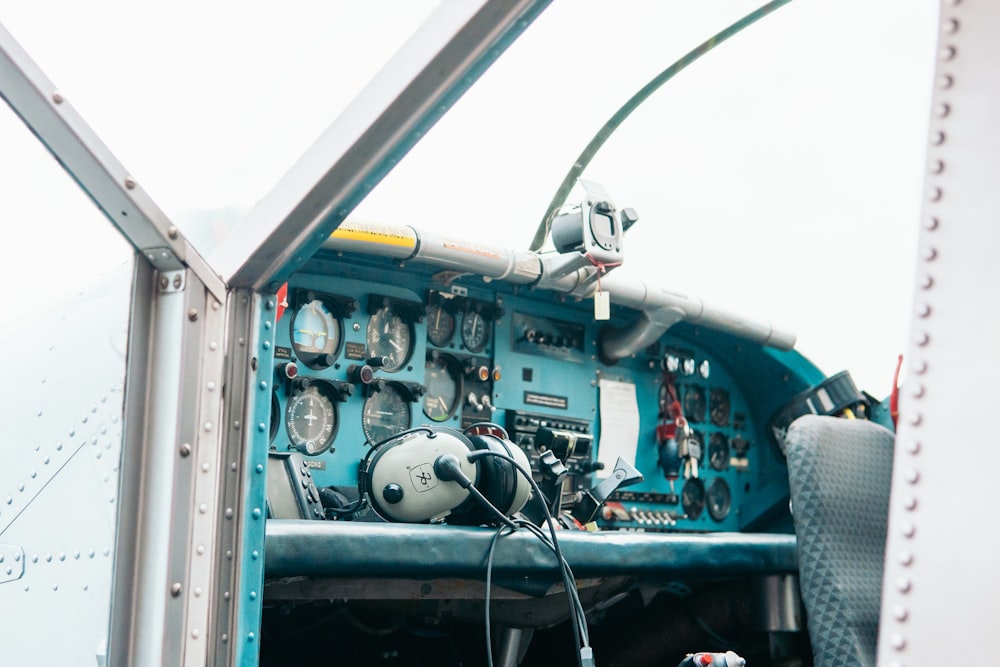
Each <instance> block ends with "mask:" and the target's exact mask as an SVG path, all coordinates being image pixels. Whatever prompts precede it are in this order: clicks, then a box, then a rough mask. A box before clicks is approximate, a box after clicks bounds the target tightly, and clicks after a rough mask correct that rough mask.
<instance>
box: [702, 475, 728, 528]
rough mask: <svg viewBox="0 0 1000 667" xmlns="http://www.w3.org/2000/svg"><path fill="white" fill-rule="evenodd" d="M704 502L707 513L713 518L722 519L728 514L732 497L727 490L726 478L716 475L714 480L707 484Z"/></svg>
mask: <svg viewBox="0 0 1000 667" xmlns="http://www.w3.org/2000/svg"><path fill="white" fill-rule="evenodd" d="M706 504H707V505H708V514H709V516H711V517H712V519H713V520H715V521H722V520H723V519H725V518H726V517H727V516H729V509H730V508H731V507H732V504H733V497H732V494H731V493H730V492H729V485H728V484H726V480H724V479H722V478H721V477H716V478H715V480H714V481H713V482H712V483H711V484H709V485H708V491H707V492H706Z"/></svg>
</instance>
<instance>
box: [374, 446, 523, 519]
mask: <svg viewBox="0 0 1000 667" xmlns="http://www.w3.org/2000/svg"><path fill="white" fill-rule="evenodd" d="M503 435H505V434H504V433H503V431H502V429H500V428H499V427H496V432H494V431H489V432H486V431H483V430H479V431H478V432H475V433H461V432H459V431H456V430H454V429H450V428H444V427H430V426H421V427H419V428H414V429H410V430H409V431H404V432H402V433H400V434H398V435H396V436H394V437H392V438H389V439H388V440H385V441H383V442H381V443H379V444H377V445H375V446H374V447H373V448H372V449H371V450H370V451H369V452H368V455H367V456H366V457H365V459H364V460H363V461H362V462H361V467H360V469H359V473H358V476H359V486H360V488H361V492H362V493H364V494H365V495H367V496H368V498H369V501H370V502H371V505H372V508H373V509H374V510H375V512H376V513H377V514H378V515H379V516H381V517H382V518H383V519H386V520H387V521H397V522H405V523H423V522H426V521H431V520H434V519H444V520H446V521H447V522H448V523H454V524H460V525H479V524H482V523H495V522H496V520H497V516H496V514H495V513H494V512H492V511H490V510H489V509H487V507H484V506H483V504H482V502H481V500H482V499H480V498H476V497H474V495H473V494H472V493H470V491H469V490H468V489H467V488H466V487H475V489H474V490H478V491H479V493H480V494H482V496H483V497H484V498H485V499H486V501H487V502H489V503H490V504H492V505H493V506H494V507H496V509H497V510H499V512H500V513H501V514H503V515H505V516H511V515H512V514H515V513H516V512H518V511H520V510H521V508H522V507H524V505H525V504H526V503H527V502H528V499H529V498H530V497H531V485H530V483H529V482H528V481H527V480H526V479H525V478H524V476H523V475H521V473H520V472H518V471H517V469H516V467H515V466H514V465H513V464H511V462H510V461H509V460H507V458H501V457H498V456H484V457H482V458H481V459H479V460H476V461H474V462H470V461H469V454H470V453H472V452H476V451H491V452H496V453H498V454H501V455H502V456H503V457H509V458H510V459H513V460H514V461H516V462H517V463H518V464H519V465H520V466H522V467H523V468H524V469H525V470H526V471H530V469H531V468H530V466H531V464H530V462H529V461H528V457H527V455H525V453H524V452H523V451H521V448H520V447H518V446H517V445H515V444H514V443H512V442H510V440H508V439H506V438H504V437H502V436H503ZM445 459H452V462H453V463H454V465H455V468H453V469H452V472H454V473H455V474H457V475H458V477H462V476H463V475H464V478H463V479H464V480H465V481H464V482H461V483H460V482H459V481H456V477H454V476H451V474H450V473H449V472H448V471H446V470H442V469H440V468H439V467H438V466H437V464H438V463H439V462H440V461H442V460H445ZM459 469H460V473H459V472H458V470H459ZM463 484H464V485H465V486H463Z"/></svg>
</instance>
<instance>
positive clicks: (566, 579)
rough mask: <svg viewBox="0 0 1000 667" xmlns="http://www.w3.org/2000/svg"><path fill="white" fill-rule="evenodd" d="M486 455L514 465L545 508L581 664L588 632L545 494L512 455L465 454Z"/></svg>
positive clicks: (472, 455) (471, 455)
mask: <svg viewBox="0 0 1000 667" xmlns="http://www.w3.org/2000/svg"><path fill="white" fill-rule="evenodd" d="M486 456H495V457H497V458H500V459H503V460H505V461H507V462H508V463H510V464H511V465H512V466H514V468H515V469H516V470H517V471H518V472H520V473H521V476H522V477H524V478H525V479H526V480H528V483H529V484H530V485H531V488H532V490H533V491H534V492H535V495H536V496H537V497H538V501H539V503H541V505H542V508H543V509H544V510H545V521H546V523H547V524H548V526H549V533H550V534H551V535H552V550H553V551H554V553H555V555H556V559H557V561H558V565H559V570H560V572H561V574H562V578H563V586H564V587H565V588H566V596H567V599H568V600H569V601H570V617H571V618H572V619H573V622H572V623H571V624H570V626H571V627H572V629H573V641H574V643H575V644H576V645H577V648H578V649H579V650H580V652H579V653H578V654H577V661H578V664H580V665H582V664H583V663H582V660H583V658H582V652H583V650H584V649H589V645H585V644H584V643H582V638H583V636H587V635H589V633H586V630H581V626H582V625H585V623H583V624H581V621H580V617H579V616H578V615H577V604H579V598H577V603H576V604H574V602H573V597H574V595H575V593H576V583H575V581H574V579H573V577H572V571H571V570H570V569H569V564H568V563H566V559H565V558H563V555H562V549H560V547H559V537H558V536H557V535H556V526H555V520H554V519H553V518H552V513H551V512H550V511H549V507H548V504H547V503H546V502H545V496H544V495H543V494H542V490H541V489H540V488H538V484H537V483H536V482H535V480H534V478H532V476H531V472H529V471H527V470H525V469H524V467H522V466H521V464H520V463H518V462H517V461H516V460H514V458H513V457H512V456H508V455H507V454H501V453H500V452H494V451H490V450H488V449H482V450H478V451H475V452H470V453H469V454H468V455H467V458H468V460H469V461H470V462H472V461H476V460H478V459H481V458H483V457H486ZM564 565H565V566H564Z"/></svg>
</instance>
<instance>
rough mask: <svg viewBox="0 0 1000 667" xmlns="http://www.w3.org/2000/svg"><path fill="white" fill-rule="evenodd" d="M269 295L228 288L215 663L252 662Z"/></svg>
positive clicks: (259, 597) (260, 572)
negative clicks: (225, 394) (228, 356)
mask: <svg viewBox="0 0 1000 667" xmlns="http://www.w3.org/2000/svg"><path fill="white" fill-rule="evenodd" d="M274 311H275V299H274V297H267V298H264V297H261V296H260V295H258V294H255V293H254V292H252V291H249V290H233V291H232V292H231V293H230V297H229V325H228V330H229V334H230V335H229V340H230V345H231V349H232V350H233V351H234V352H235V353H234V354H231V355H230V360H231V361H230V364H229V367H228V368H227V371H226V387H227V396H226V406H225V414H224V418H223V423H224V424H225V428H226V429H227V435H226V445H225V450H224V453H223V462H224V463H225V464H226V467H225V470H224V475H225V481H224V484H223V486H222V490H221V494H222V495H221V497H220V502H219V503H218V508H217V512H218V514H219V526H220V531H219V540H218V543H219V545H220V546H219V549H220V554H221V557H220V558H219V559H218V561H217V564H216V572H215V582H216V591H217V595H216V597H215V598H214V605H213V608H212V626H213V627H214V628H215V629H216V634H215V636H214V637H213V641H214V647H213V661H212V662H211V663H210V664H216V665H256V664H257V656H258V652H259V638H258V635H259V632H260V618H261V604H262V601H263V580H264V569H263V568H264V547H263V544H264V523H265V518H266V517H265V514H266V513H265V495H264V494H265V488H264V485H265V481H266V474H265V472H266V470H265V466H266V463H267V449H268V435H269V432H270V428H269V423H268V417H269V413H270V409H271V391H272V387H271V383H270V377H271V368H272V365H273V362H274V353H273V344H274V328H273V316H274Z"/></svg>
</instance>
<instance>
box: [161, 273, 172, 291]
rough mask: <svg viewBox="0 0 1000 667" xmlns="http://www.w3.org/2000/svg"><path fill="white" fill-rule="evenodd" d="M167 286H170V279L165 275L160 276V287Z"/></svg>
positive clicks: (164, 287) (165, 287)
mask: <svg viewBox="0 0 1000 667" xmlns="http://www.w3.org/2000/svg"><path fill="white" fill-rule="evenodd" d="M169 286H170V280H169V279H168V278H167V277H166V276H163V277H162V278H160V289H167V287H169Z"/></svg>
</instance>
